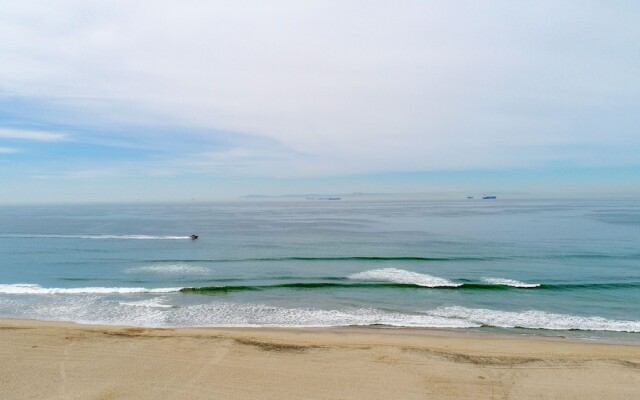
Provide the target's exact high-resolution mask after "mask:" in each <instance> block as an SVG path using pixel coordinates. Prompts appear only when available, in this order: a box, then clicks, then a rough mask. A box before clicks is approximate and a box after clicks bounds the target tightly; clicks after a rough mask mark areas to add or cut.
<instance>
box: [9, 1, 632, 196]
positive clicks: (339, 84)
mask: <svg viewBox="0 0 640 400" xmlns="http://www.w3.org/2000/svg"><path fill="white" fill-rule="evenodd" d="M638 21H640V3H638V2H634V1H608V2H604V1H588V0H582V1H571V0H567V1H562V2H558V1H545V0H539V1H497V0H496V1H455V0H454V1H451V0H448V1H429V0H423V1H403V0H399V1H352V0H343V1H332V0H325V1H311V0H310V1H294V0H292V1H279V0H274V1H268V2H265V1H242V0H234V1H195V0H180V1H157V0H156V1H146V0H141V1H134V2H132V1H104V2H87V1H75V0H58V1H55V2H52V1H40V0H34V1H29V0H21V1H19V2H18V1H13V0H0V203H5V204H6V203H11V204H13V203H18V204H23V203H24V204H26V203H42V202H44V203H46V202H95V201H101V202H109V201H135V200H144V201H182V200H191V199H194V200H215V199H231V198H238V197H239V196H243V195H246V194H266V195H280V194H294V193H300V194H305V193H326V194H340V193H351V192H366V193H427V194H428V193H431V194H435V195H439V196H445V197H446V196H450V197H452V198H456V197H458V196H462V195H466V194H476V195H477V194H482V193H491V194H500V195H501V196H502V197H509V196H511V197H533V198H535V197H553V196H558V197H571V196H576V197H580V196H605V197H606V196H612V197H615V196H636V197H640V40H638V38H640V23H638Z"/></svg>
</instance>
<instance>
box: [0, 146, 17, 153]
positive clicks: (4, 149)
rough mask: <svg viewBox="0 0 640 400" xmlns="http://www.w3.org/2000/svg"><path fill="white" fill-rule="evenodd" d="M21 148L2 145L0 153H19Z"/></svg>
mask: <svg viewBox="0 0 640 400" xmlns="http://www.w3.org/2000/svg"><path fill="white" fill-rule="evenodd" d="M19 152H20V150H19V149H16V148H14V147H0V154H12V153H19Z"/></svg>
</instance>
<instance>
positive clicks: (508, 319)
mask: <svg viewBox="0 0 640 400" xmlns="http://www.w3.org/2000/svg"><path fill="white" fill-rule="evenodd" d="M426 313H427V314H428V315H432V316H437V317H442V318H453V319H459V320H463V321H466V322H468V323H472V324H473V323H475V324H481V325H484V326H494V327H499V328H528V329H549V330H583V331H612V332H640V321H629V320H613V319H607V318H603V317H599V316H580V315H571V314H558V313H551V312H547V311H540V310H526V311H500V310H491V309H486V308H467V307H461V306H451V307H440V308H437V309H435V310H431V311H427V312H426Z"/></svg>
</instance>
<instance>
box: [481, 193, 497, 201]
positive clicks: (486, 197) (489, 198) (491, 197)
mask: <svg viewBox="0 0 640 400" xmlns="http://www.w3.org/2000/svg"><path fill="white" fill-rule="evenodd" d="M482 199H483V200H491V199H497V197H496V196H487V195H486V194H485V195H484V196H482Z"/></svg>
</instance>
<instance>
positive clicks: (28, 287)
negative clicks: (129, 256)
mask: <svg viewBox="0 0 640 400" xmlns="http://www.w3.org/2000/svg"><path fill="white" fill-rule="evenodd" d="M180 289H182V288H181V287H173V288H157V289H147V288H141V287H79V288H44V287H42V286H40V285H35V284H29V283H16V284H11V285H0V293H4V294H109V293H122V294H125V293H171V292H179V291H180Z"/></svg>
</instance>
